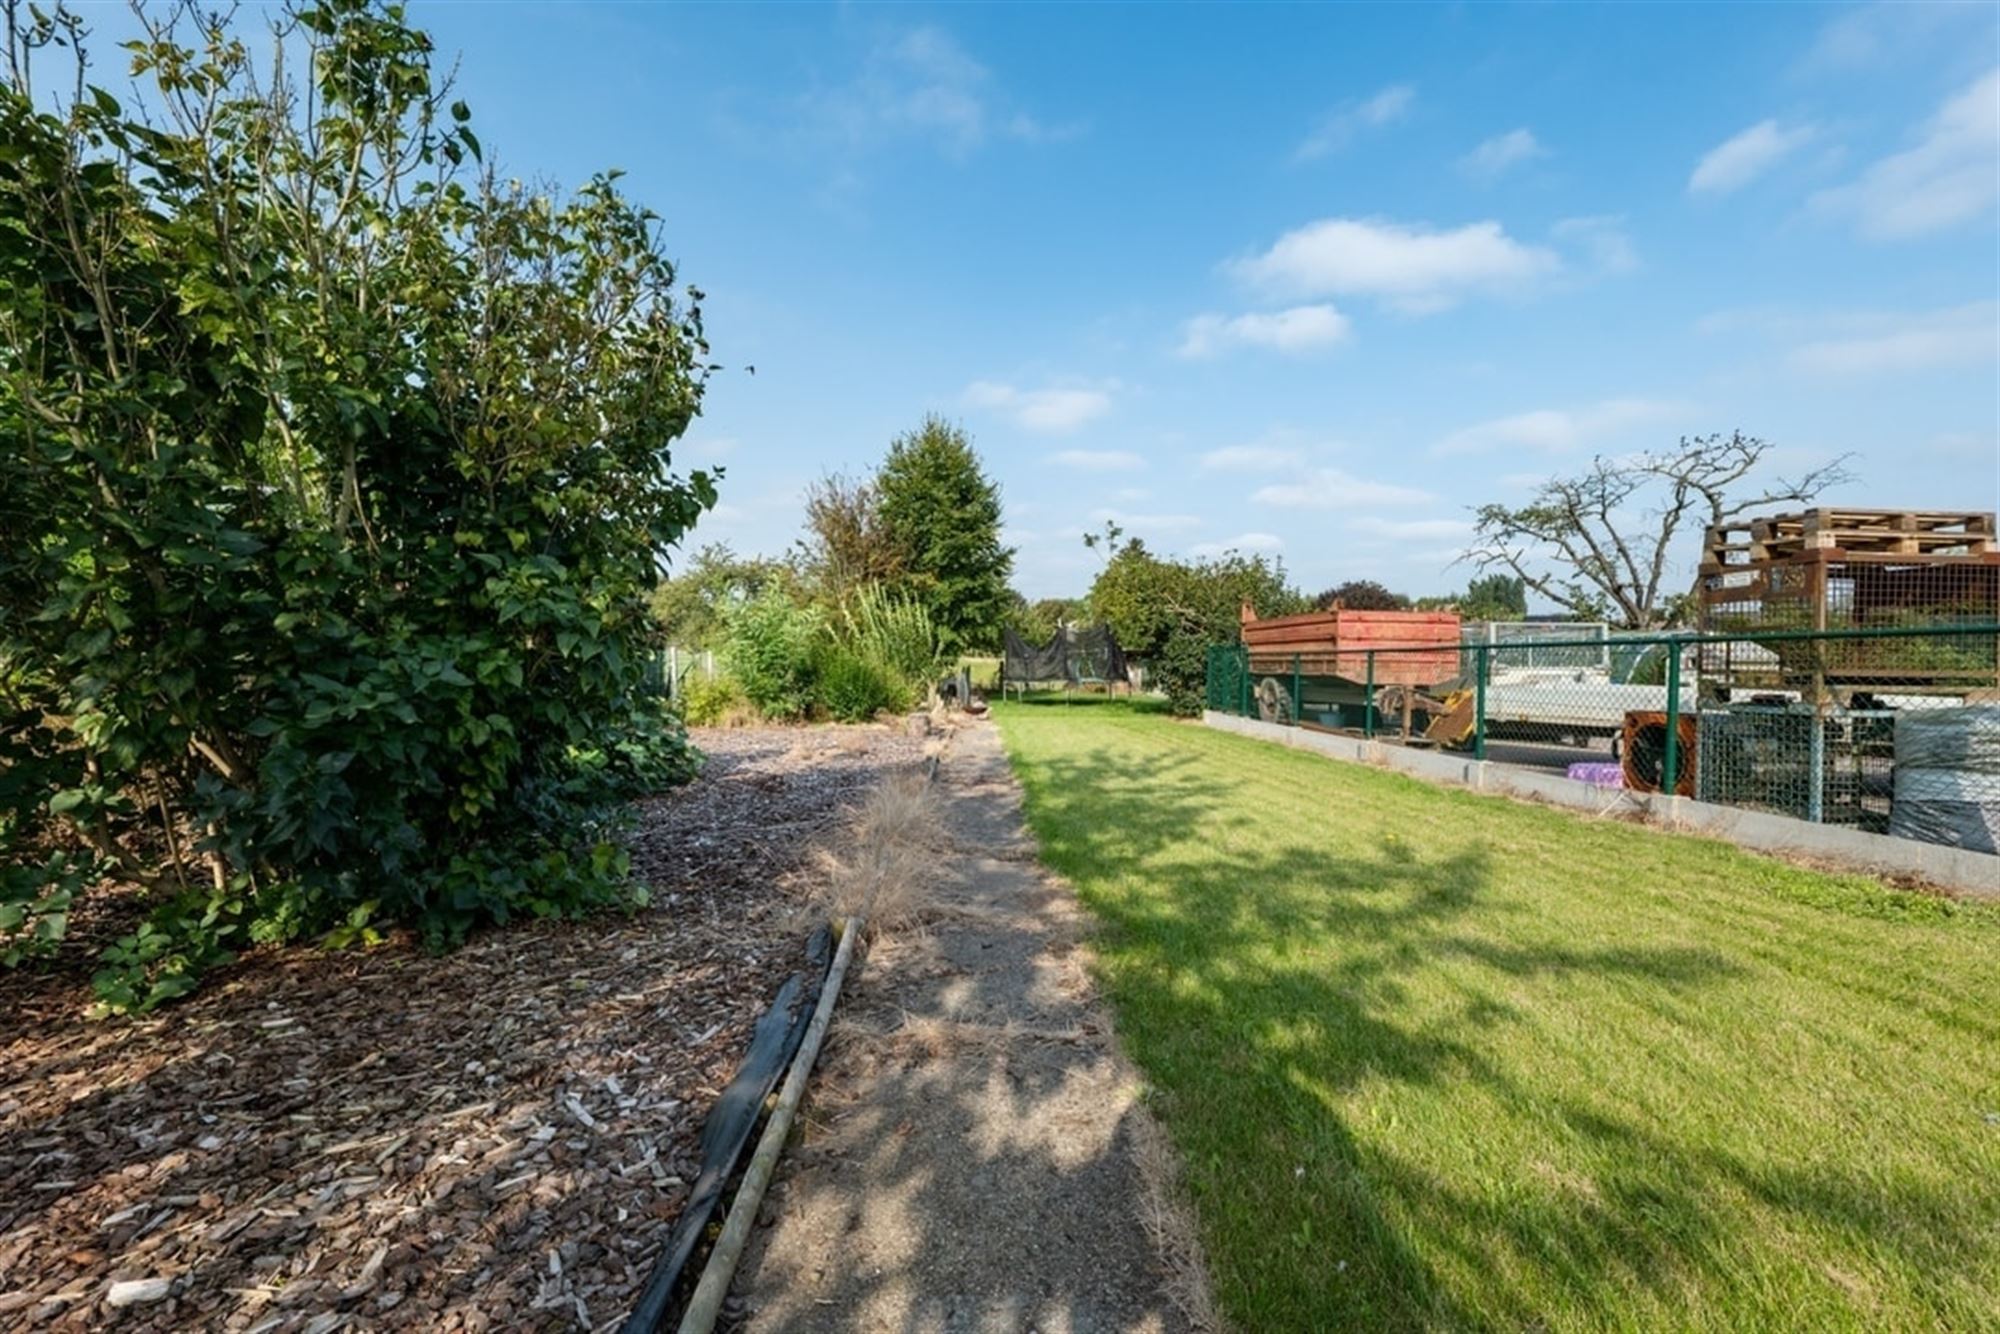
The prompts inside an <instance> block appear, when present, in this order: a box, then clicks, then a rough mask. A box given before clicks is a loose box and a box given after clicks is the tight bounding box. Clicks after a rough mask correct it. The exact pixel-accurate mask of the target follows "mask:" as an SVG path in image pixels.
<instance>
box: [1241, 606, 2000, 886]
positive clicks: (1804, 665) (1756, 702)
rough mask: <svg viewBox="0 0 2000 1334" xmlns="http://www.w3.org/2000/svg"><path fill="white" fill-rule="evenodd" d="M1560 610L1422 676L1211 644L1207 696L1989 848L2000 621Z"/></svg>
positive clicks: (1999, 824)
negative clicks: (1808, 622)
mask: <svg viewBox="0 0 2000 1334" xmlns="http://www.w3.org/2000/svg"><path fill="white" fill-rule="evenodd" d="M1562 628H1565V629H1570V630H1577V629H1581V630H1582V631H1583V633H1581V634H1572V635H1571V636H1570V637H1568V638H1562V637H1558V636H1557V635H1555V634H1552V633H1548V631H1549V630H1550V629H1552V627H1546V626H1535V627H1533V628H1532V630H1530V631H1513V632H1503V633H1493V632H1492V631H1490V630H1489V628H1488V627H1485V626H1468V627H1466V635H1465V641H1466V642H1464V643H1463V645H1462V647H1461V650H1460V653H1459V655H1458V657H1459V661H1458V666H1457V670H1456V673H1455V674H1450V675H1446V676H1444V678H1443V679H1437V680H1430V679H1423V680H1422V681H1421V683H1420V684H1410V683H1409V682H1411V681H1412V679H1413V675H1417V674H1414V673H1413V671H1412V668H1413V665H1414V662H1415V661H1416V659H1415V656H1414V655H1416V654H1427V655H1429V657H1428V658H1427V659H1426V660H1435V657H1436V655H1435V653H1434V651H1432V650H1429V649H1412V650H1398V649H1393V648H1384V649H1377V650H1371V651H1368V652H1365V653H1353V654H1343V655H1342V656H1341V657H1340V659H1339V662H1338V665H1339V667H1340V669H1341V670H1342V671H1343V672H1344V673H1348V674H1341V675H1335V674H1331V673H1329V672H1327V671H1326V670H1324V669H1325V668H1327V667H1328V666H1329V665H1332V663H1333V660H1332V659H1330V658H1327V657H1321V658H1320V659H1318V660H1317V661H1316V660H1315V659H1314V658H1313V657H1312V656H1311V655H1305V656H1300V655H1290V656H1288V657H1287V656H1283V655H1274V654H1266V653H1255V654H1253V653H1252V652H1250V651H1249V650H1247V649H1245V648H1244V647H1243V646H1241V645H1233V644H1230V645H1217V646H1215V647H1213V648H1211V649H1210V651H1209V655H1208V681H1207V685H1208V694H1207V700H1208V707H1209V708H1210V709H1213V710H1216V711H1218V712H1222V713H1232V714H1237V715H1240V716H1245V717H1253V718H1262V719H1263V720H1265V721H1267V722H1276V723H1284V724H1291V725H1298V726H1304V727H1311V728H1320V729H1327V730H1334V731H1340V732H1345V733H1349V734H1354V735H1359V736H1363V737H1369V738H1375V739H1379V740H1383V741H1387V742H1396V743H1402V744H1408V745H1413V746H1429V747H1437V748H1441V749H1451V750H1457V751H1463V752H1466V753H1469V754H1471V755H1473V756H1474V757H1476V758H1480V759H1485V760H1490V761H1494V762H1497V763H1508V764H1521V765H1529V766H1534V767H1537V768H1544V769H1550V770H1554V771H1556V772H1562V773H1567V774H1568V775H1569V776H1571V777H1573V778H1578V779H1581V780H1583V781H1586V782H1591V783H1597V784H1600V785H1603V786H1605V787H1607V788H1621V787H1622V788H1627V789H1632V790H1638V791H1651V792H1677V793H1679V794H1681V795H1683V796H1688V797H1695V798H1699V799H1700V800H1703V801H1709V802H1716V803H1720V804H1724V805H1729V806H1738V807H1743V808H1746V809H1751V810H1761V811H1769V812H1773V813H1776V814H1781V815H1788V816H1793V817H1795V818H1798V819H1801V820H1811V821H1815V822H1819V823H1826V824H1839V825H1846V826H1850V827H1854V828H1858V829H1864V830H1869V831H1873V832H1878V833H1888V834H1896V835H1900V836H1903V837H1909V838H1918V839H1923V840H1925V841H1927V842H1935V843H1944V844H1949V845H1952V846H1958V847H1964V848H1968V849H1972V850H1975V851H1980V852H1987V853H1993V852H2000V624H1996V623H1995V622H1993V621H1992V620H1980V621H1971V620H1965V621H1958V622H1953V621H1946V622H1944V623H1929V624H1909V623H1904V624H1880V625H1873V626H1869V627H1866V628H1863V627H1859V626H1848V627H1844V628H1838V629H1828V630H1818V629H1794V628H1789V627H1785V626H1782V625H1760V626H1758V627H1757V628H1755V629H1753V630H1748V631H1744V632H1732V631H1722V632H1709V633H1699V634H1631V633H1621V632H1612V631H1609V630H1607V629H1606V628H1605V627H1601V626H1583V627H1576V626H1570V627H1562ZM1399 655H1403V656H1399ZM1315 668H1319V669H1321V670H1315ZM1445 671H1446V672H1450V668H1449V665H1448V659H1447V665H1446V667H1445ZM1432 674H1436V673H1435V672H1433V673H1432ZM1384 682H1391V683H1392V684H1383V683H1384Z"/></svg>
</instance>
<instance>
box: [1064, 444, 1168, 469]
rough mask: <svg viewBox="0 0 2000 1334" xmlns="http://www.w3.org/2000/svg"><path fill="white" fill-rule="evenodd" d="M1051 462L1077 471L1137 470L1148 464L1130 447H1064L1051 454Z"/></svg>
mask: <svg viewBox="0 0 2000 1334" xmlns="http://www.w3.org/2000/svg"><path fill="white" fill-rule="evenodd" d="M1049 462H1051V463H1053V464H1055V465H1056V466H1057V467H1060V468H1072V469H1074V470H1076V471H1077V472H1136V471H1138V470H1139V469H1140V468H1143V467H1145V466H1146V460H1145V459H1144V458H1142V457H1141V456H1140V455H1138V454H1135V453H1133V452H1132V451H1131V450H1129V449H1062V450H1058V451H1056V452H1055V453H1053V454H1051V455H1049Z"/></svg>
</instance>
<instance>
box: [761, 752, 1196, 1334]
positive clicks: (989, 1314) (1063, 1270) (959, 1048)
mask: <svg viewBox="0 0 2000 1334" xmlns="http://www.w3.org/2000/svg"><path fill="white" fill-rule="evenodd" d="M938 781H939V785H940V788H941V794H940V795H941V800H942V802H943V804H944V820H945V825H946V829H947V831H948V833H949V835H950V846H951V849H952V851H951V852H950V853H948V854H947V855H946V856H945V858H944V859H943V861H944V864H942V865H940V867H939V868H938V869H939V877H938V879H939V884H938V885H937V887H936V890H935V901H934V903H933V905H932V909H931V911H930V912H929V913H928V914H927V920H926V922H925V923H924V925H923V926H922V927H920V928H916V929H904V930H901V931H899V932H897V933H895V934H893V935H891V936H889V937H887V938H884V939H880V940H878V941H877V942H876V943H875V945H874V946H873V947H872V948H871V950H870V952H869V954H868V957H867V959H866V962H865V965H864V966H863V967H862V968H861V970H860V972H859V975H858V977H855V978H851V979H850V980H849V983H848V987H847V993H846V995H845V997H844V998H843V1000H842V1002H841V1011H840V1018H839V1020H838V1021H837V1023H836V1026H835V1029H834V1037H833V1040H832V1042H831V1043H830V1044H829V1047H828V1050H827V1053H826V1055H825V1056H823V1057H822V1064H821V1068H820V1071H819V1073H818V1074H817V1076H816V1077H815V1081H814V1094H813V1097H812V1100H811V1102H810V1103H809V1104H808V1106H807V1108H806V1115H805V1126H806V1129H805V1132H804V1135H803V1142H802V1143H796V1144H794V1145H793V1146H792V1148H791V1149H790V1150H789V1151H788V1153H787V1155H786V1160H785V1165H784V1167H782V1168H781V1169H780V1173H779V1178H778V1180H777V1182H776V1183H775V1184H774V1185H773V1187H772V1191H771V1194H770V1195H769V1196H768V1197H767V1199H766V1201H765V1206H764V1209H765V1220H766V1221H767V1222H768V1223H769V1226H767V1227H766V1228H764V1229H762V1230H761V1231H760V1232H759V1233H758V1234H757V1236H756V1238H755V1239H754V1240H753V1242H752V1247H751V1250H750V1253H749V1254H748V1256H747V1257H746V1260H745V1264H744V1268H743V1270H742V1271H741V1272H740V1273H739V1275H738V1279H737V1284H736V1296H735V1298H734V1299H733V1301H732V1304H731V1314H733V1315H734V1316H735V1317H736V1320H737V1325H738V1327H739V1328H740V1329H743V1330H746V1331H755V1332H756V1334H770V1332H773V1331H781V1330H782V1331H794V1330H895V1331H933V1330H936V1331H960V1330H964V1331H974V1330H977V1331H982V1332H984V1331H1026V1330H1037V1331H1040V1332H1041V1334H1082V1332H1083V1331H1114V1330H1117V1331H1125V1330H1139V1331H1168V1330H1186V1329H1190V1328H1198V1327H1199V1326H1200V1323H1205V1311H1206V1288H1205V1283H1204V1281H1203V1280H1202V1279H1201V1277H1200V1275H1201V1270H1200V1263H1199V1259H1198V1256H1197V1255H1196V1253H1195V1248H1194V1246H1193V1244H1192V1240H1191V1238H1192V1233H1191V1232H1190V1231H1189V1229H1188V1228H1187V1227H1186V1225H1185V1222H1184V1220H1183V1216H1182V1215H1181V1214H1180V1212H1179V1211H1178V1210H1176V1209H1174V1208H1172V1207H1171V1206H1170V1205H1169V1204H1168V1201H1169V1200H1170V1199H1171V1195H1172V1192H1171V1183H1170V1174H1171V1166H1170V1165H1171V1161H1172V1159H1171V1155H1170V1153H1169V1152H1168V1151H1167V1150H1166V1148H1165V1141H1164V1139H1163V1137H1162V1136H1161V1134H1160V1132H1159V1131H1158V1129H1157V1128H1156V1127H1155V1126H1154V1124H1153V1122H1152V1120H1151V1118H1150V1117H1149V1116H1148V1115H1147V1113H1146V1112H1145V1110H1144V1109H1143V1108H1142V1107H1141V1106H1140V1105H1139V1102H1138V1097H1139V1090H1140V1084H1139V1080H1138V1078H1137V1076H1136V1074H1135V1072H1134V1071H1133V1069H1132V1067H1131V1066H1130V1065H1129V1064H1128V1063H1127V1062H1126V1061H1125V1059H1124V1058H1123V1056H1122V1055H1120V1053H1119V1051H1118V1047H1117V1043H1116V1040H1115V1038H1114V1036H1113V1034H1112V1031H1111V1026H1110V1020H1109V1016H1108V1013H1107V1011H1106V1010H1105V1008H1104V1006H1103V1005H1102V1004H1101V1003H1100V1001H1099V1000H1098V998H1097V997H1096V996H1095V994H1094V993H1093V990H1092V984H1091V981H1090V977H1089V973H1088V970H1087V956H1086V954H1085V950H1084V947H1083V943H1082V942H1083V936H1084V932H1085V929H1086V925H1087V922H1086V919H1085V917H1084V916H1083V913H1082V910H1081V909H1080V908H1079V907H1078V906H1077V904H1076V901H1075V899H1074V897H1073V896H1072V894H1071V893H1070V891H1069V890H1068V888H1067V887H1065V886H1063V885H1061V884H1059V883H1056V882H1054V881H1053V880H1051V879H1050V878H1048V877H1047V876H1046V875H1045V873H1043V872H1042V871H1041V870H1040V869H1039V867H1038V866H1037V865H1036V863H1035V861H1034V853H1033V846H1032V844H1031V843H1030V841H1029V840H1028V837H1027V835H1026V833H1025V832H1024V830H1023V829H1022V826H1021V818H1020V791H1019V788H1018V786H1017V785H1016V784H1015V782H1014V779H1013V776H1012V774H1011V773H1010V772H1009V770H1008V768H1007V764H1006V760H1005V757H1004V756H1003V754H1002V752H1001V748H1000V740H999V736H998V733H997V731H996V730H995V729H994V728H993V727H992V726H991V725H990V724H976V725H973V726H971V727H969V728H967V729H965V730H963V731H961V732H960V733H959V734H958V735H957V737H956V738H955V740H954V741H953V742H952V745H951V747H950V749H949V751H948V752H947V754H946V758H945V761H944V763H943V766H942V768H941V771H940V773H939V779H938Z"/></svg>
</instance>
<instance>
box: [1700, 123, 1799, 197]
mask: <svg viewBox="0 0 2000 1334" xmlns="http://www.w3.org/2000/svg"><path fill="white" fill-rule="evenodd" d="M1815 133H1816V131H1815V130H1814V129H1813V127H1812V126H1810V125H1794V126H1791V127H1790V128H1787V127H1785V126H1783V125H1780V124H1778V122H1777V121H1775V120H1762V121H1758V122H1757V123H1756V124H1755V125H1752V126H1751V127H1750V128H1749V129H1747V130H1745V131H1743V132H1742V133H1741V134H1738V135H1734V136H1732V137H1730V138H1728V139H1725V140H1723V141H1722V142H1721V143H1719V144H1717V145H1716V146H1715V147H1713V148H1711V149H1709V150H1708V152H1706V153H1704V154H1703V155H1702V159H1701V161H1699V162H1697V163H1695V164H1694V171H1693V173H1692V174H1691V175H1689V177H1688V185H1687V188H1688V193H1689V194H1697V195H1719V194H1727V193H1729V192H1730V191H1731V190H1738V189H1741V188H1742V187H1744V186H1746V185H1748V184H1750V182H1752V181H1754V180H1756V179H1757V178H1758V177H1759V176H1762V175H1763V174H1764V173H1765V172H1767V171H1769V170H1770V169H1771V168H1772V167H1775V166H1776V165H1777V164H1778V163H1779V162H1781V161H1782V160H1784V159H1785V158H1786V157H1788V156H1790V155H1791V154H1792V153H1794V152H1796V151H1797V150H1798V149H1800V148H1803V147H1805V145H1806V144H1808V143H1810V142H1811V141H1812V138H1813V135H1814V134H1815Z"/></svg>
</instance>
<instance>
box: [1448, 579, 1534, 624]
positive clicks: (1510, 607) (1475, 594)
mask: <svg viewBox="0 0 2000 1334" xmlns="http://www.w3.org/2000/svg"><path fill="white" fill-rule="evenodd" d="M1457 602H1458V614H1459V615H1460V616H1462V617H1464V618H1465V619H1466V620H1468V621H1518V620H1521V619H1522V618H1524V617H1526V616H1527V614H1528V585H1527V583H1526V581H1525V580H1523V579H1522V578H1521V577H1520V576H1519V575H1510V574H1482V575H1479V576H1478V577H1476V578H1474V579H1473V580H1472V582H1471V583H1469V584H1467V585H1466V586H1465V592H1463V593H1462V594H1460V595H1459V597H1458V599H1457Z"/></svg>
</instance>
